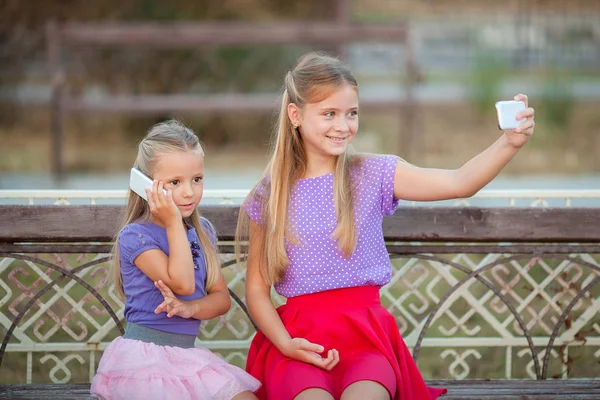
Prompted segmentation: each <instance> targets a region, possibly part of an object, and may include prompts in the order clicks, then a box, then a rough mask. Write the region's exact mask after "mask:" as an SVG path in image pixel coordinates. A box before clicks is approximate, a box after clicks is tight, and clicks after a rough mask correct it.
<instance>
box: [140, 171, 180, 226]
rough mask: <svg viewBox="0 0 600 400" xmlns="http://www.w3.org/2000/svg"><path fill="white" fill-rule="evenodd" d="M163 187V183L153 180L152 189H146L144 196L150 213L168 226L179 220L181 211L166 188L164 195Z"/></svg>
mask: <svg viewBox="0 0 600 400" xmlns="http://www.w3.org/2000/svg"><path fill="white" fill-rule="evenodd" d="M163 189H164V184H163V182H162V181H160V182H159V181H153V182H152V190H150V189H146V196H147V197H148V205H149V206H150V211H151V212H152V214H153V215H154V216H155V217H156V218H158V219H159V220H160V222H162V223H163V225H164V226H165V227H169V226H171V225H173V224H174V223H177V222H179V221H181V212H180V211H179V208H177V206H176V205H175V202H174V201H173V193H171V191H170V190H167V194H166V195H165V194H164V192H163Z"/></svg>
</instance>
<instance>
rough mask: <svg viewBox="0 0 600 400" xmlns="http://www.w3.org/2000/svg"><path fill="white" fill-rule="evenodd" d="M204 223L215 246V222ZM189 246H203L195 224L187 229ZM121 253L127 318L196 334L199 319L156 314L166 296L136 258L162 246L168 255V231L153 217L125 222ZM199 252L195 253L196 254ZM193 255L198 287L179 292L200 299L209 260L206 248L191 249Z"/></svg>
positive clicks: (170, 329) (164, 329)
mask: <svg viewBox="0 0 600 400" xmlns="http://www.w3.org/2000/svg"><path fill="white" fill-rule="evenodd" d="M202 226H203V228H204V229H205V231H206V232H207V233H208V236H209V237H210V238H211V240H212V242H213V244H214V245H215V246H216V243H217V238H216V233H215V230H214V228H213V226H212V224H211V223H210V222H209V221H208V220H207V219H204V218H202ZM187 238H188V241H189V242H190V247H192V248H196V249H199V250H202V247H201V245H200V241H199V240H198V235H197V234H196V230H195V229H194V228H193V227H190V228H189V229H188V231H187ZM118 240H119V256H120V261H121V276H122V278H123V290H124V291H125V295H126V296H127V300H126V301H125V321H127V322H134V323H136V324H140V325H144V326H147V327H149V328H153V329H158V330H160V331H165V332H171V333H183V334H188V335H194V336H196V335H197V334H198V329H199V328H200V322H201V321H200V320H197V319H193V318H181V317H179V316H173V317H171V318H167V313H160V314H154V309H155V308H156V307H158V305H159V304H160V303H162V302H163V300H164V299H163V296H162V295H161V294H160V291H159V290H158V289H157V288H156V287H155V286H154V282H153V281H152V280H151V279H150V278H148V277H147V276H146V275H145V274H144V273H143V272H142V271H141V270H140V269H139V268H138V267H137V266H136V265H135V264H134V263H133V261H134V260H135V258H136V257H137V256H139V255H140V254H142V253H143V252H145V251H147V250H151V249H159V250H162V251H163V252H164V253H165V254H166V255H167V256H168V255H169V243H168V241H167V231H166V229H165V228H163V227H160V226H158V225H156V224H154V223H152V222H150V221H142V222H140V223H133V224H129V225H127V226H125V227H124V228H123V229H122V230H121V233H120V234H119V239H118ZM194 253H196V255H194ZM192 257H193V259H194V276H195V280H196V290H195V291H194V293H193V294H191V295H189V296H179V295H176V296H177V297H178V298H180V299H182V300H193V299H199V298H201V297H203V296H206V289H205V285H206V261H205V257H204V252H203V251H195V252H192Z"/></svg>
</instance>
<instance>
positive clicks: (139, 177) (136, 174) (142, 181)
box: [129, 168, 167, 201]
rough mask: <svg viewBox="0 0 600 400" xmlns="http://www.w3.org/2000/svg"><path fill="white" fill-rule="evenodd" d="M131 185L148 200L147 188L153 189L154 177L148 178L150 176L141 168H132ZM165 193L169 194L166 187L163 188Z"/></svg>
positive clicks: (132, 188)
mask: <svg viewBox="0 0 600 400" xmlns="http://www.w3.org/2000/svg"><path fill="white" fill-rule="evenodd" d="M129 187H130V188H131V190H133V191H134V192H135V193H137V194H138V195H139V196H140V197H141V198H142V199H144V200H146V201H148V197H147V196H146V188H148V189H150V190H152V179H150V178H148V176H146V175H145V174H144V173H143V172H142V171H140V170H139V169H137V168H131V173H130V174H129ZM163 193H164V194H165V196H166V195H167V191H166V190H165V189H163Z"/></svg>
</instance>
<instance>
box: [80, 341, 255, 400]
mask: <svg viewBox="0 0 600 400" xmlns="http://www.w3.org/2000/svg"><path fill="white" fill-rule="evenodd" d="M259 387H260V382H259V381H258V380H256V379H254V378H253V377H252V376H250V375H249V374H247V373H246V372H245V371H244V370H242V369H240V368H238V367H236V366H234V365H231V364H228V363H227V362H225V361H224V360H223V359H221V358H220V357H219V356H217V355H215V354H213V353H212V352H211V351H210V350H208V349H205V348H192V349H184V348H180V347H170V346H158V345H156V344H153V343H146V342H142V341H140V340H132V339H124V338H122V337H118V338H116V339H115V340H114V341H113V342H112V343H111V344H110V345H109V346H108V347H107V348H106V350H105V352H104V354H103V356H102V359H101V360H100V365H99V366H98V371H97V373H96V376H95V377H94V379H93V380H92V387H91V394H92V395H94V396H97V397H99V398H101V399H106V400H118V399H123V400H125V399H127V400H136V399H144V400H159V399H160V400H163V399H177V400H184V399H189V400H204V399H206V400H209V399H210V400H225V399H227V400H230V399H231V398H232V397H234V396H235V395H237V394H239V393H241V392H244V391H251V392H254V391H256V390H257V389H258V388H259Z"/></svg>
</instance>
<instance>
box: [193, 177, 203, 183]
mask: <svg viewBox="0 0 600 400" xmlns="http://www.w3.org/2000/svg"><path fill="white" fill-rule="evenodd" d="M201 180H202V177H201V176H197V177H195V178H194V182H195V183H198V182H200V181H201Z"/></svg>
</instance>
